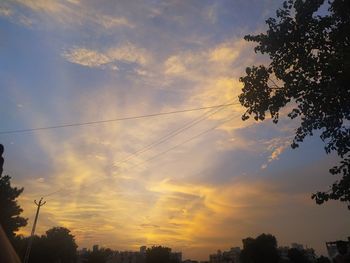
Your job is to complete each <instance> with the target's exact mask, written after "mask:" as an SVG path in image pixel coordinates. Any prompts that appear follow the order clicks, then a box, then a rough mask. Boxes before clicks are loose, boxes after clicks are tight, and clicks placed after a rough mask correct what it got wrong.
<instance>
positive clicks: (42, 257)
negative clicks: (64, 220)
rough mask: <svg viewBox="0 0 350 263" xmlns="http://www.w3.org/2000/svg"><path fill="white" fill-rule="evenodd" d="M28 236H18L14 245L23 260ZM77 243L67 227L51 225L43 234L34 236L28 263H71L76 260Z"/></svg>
mask: <svg viewBox="0 0 350 263" xmlns="http://www.w3.org/2000/svg"><path fill="white" fill-rule="evenodd" d="M28 241H29V237H26V238H23V237H18V238H17V240H16V247H17V251H18V255H19V256H20V258H21V259H22V260H23V258H24V255H25V252H26V248H27V246H28ZM76 252H77V245H76V243H75V240H74V236H73V235H71V234H70V231H69V229H67V228H64V227H53V228H51V229H49V230H48V231H46V234H45V235H42V236H40V237H39V236H34V237H33V245H32V249H31V253H30V256H29V263H51V262H52V263H55V262H60V263H73V262H76Z"/></svg>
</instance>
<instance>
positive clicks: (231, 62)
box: [0, 0, 350, 260]
mask: <svg viewBox="0 0 350 263" xmlns="http://www.w3.org/2000/svg"><path fill="white" fill-rule="evenodd" d="M280 6H281V1H277V0H250V1H244V0H236V1H225V0H219V1H205V0H201V1H199V0H198V1H195V0H190V1H175V0H169V1H156V0H153V1H152V0H149V1H137V0H133V1H126V0H125V1H124V0H121V1H112V0H101V1H92V0H57V1H54V0H11V1H10V0H2V1H1V2H0V34H1V36H2V37H1V39H0V57H1V59H0V91H1V96H0V119H1V128H0V132H5V131H13V130H17V129H28V128H38V127H47V126H56V125H62V124H70V123H83V122H91V121H100V120H110V119H115V118H122V117H130V116H140V115H147V114H154V113H161V112H169V111H177V110H183V109H194V108H202V107H208V106H215V105H222V104H230V105H229V106H222V107H218V108H212V109H206V110H198V111H191V112H185V113H177V114H169V115H162V116H155V117H149V118H141V119H132V120H124V121H115V122H107V123H102V124H94V125H84V126H78V127H66V128H57V129H49V130H39V131H34V132H25V133H12V134H0V142H1V143H2V144H4V146H5V154H4V158H5V165H4V170H5V173H6V174H9V175H10V176H11V177H12V182H13V184H14V185H16V186H18V187H24V192H23V193H22V194H21V196H20V198H19V204H20V205H21V207H22V208H23V209H24V211H23V216H25V217H27V218H29V221H28V225H27V226H26V227H25V228H23V229H21V230H20V232H19V233H20V234H24V235H28V234H29V233H30V230H31V227H32V223H33V217H34V215H35V210H36V207H35V205H34V203H33V200H34V199H37V200H38V198H40V197H41V196H44V197H45V200H46V201H47V203H46V204H45V205H44V206H43V207H42V208H41V211H40V216H39V222H38V226H37V233H38V234H43V233H45V231H46V230H48V229H49V228H51V227H53V226H63V227H67V228H69V229H70V230H71V231H72V233H73V235H74V236H75V238H76V241H77V244H78V245H79V247H80V248H82V247H88V248H89V247H91V246H92V245H93V244H99V245H100V246H103V247H110V248H113V249H117V250H138V248H139V247H140V246H142V245H146V246H152V245H165V246H169V247H171V248H172V249H173V250H175V251H182V252H183V258H184V259H185V258H192V259H201V260H204V259H208V255H209V254H210V253H215V252H216V251H217V250H218V249H221V250H227V249H229V248H230V247H235V246H242V239H243V238H246V237H249V236H250V237H256V236H257V235H259V234H261V233H271V234H273V235H275V236H276V237H277V239H278V244H279V245H281V246H287V245H290V244H291V243H292V242H297V243H301V244H304V245H305V246H308V247H313V248H315V249H316V252H317V253H318V254H325V253H326V250H325V242H326V241H333V240H338V239H345V238H346V237H347V236H350V232H349V229H350V214H349V211H348V210H347V208H346V204H342V203H339V202H328V203H327V204H325V205H322V206H319V205H316V204H315V202H314V201H313V200H312V199H311V194H312V193H314V192H315V191H317V190H327V189H328V188H327V187H328V185H330V184H331V183H332V182H333V181H334V180H335V179H336V177H335V176H332V175H330V174H329V173H328V169H329V168H331V167H332V166H333V165H335V164H336V163H337V158H336V156H332V155H326V154H325V151H324V149H323V146H324V145H323V143H322V141H321V140H320V139H319V138H318V137H317V132H316V134H315V136H314V137H312V138H307V139H306V140H305V142H304V143H303V144H301V146H300V147H299V148H298V149H295V150H292V149H291V148H290V143H291V140H292V138H293V134H294V131H295V129H296V128H297V127H298V120H293V121H290V120H288V119H287V118H286V113H287V112H288V111H287V110H285V111H283V112H282V114H281V120H280V122H279V123H278V124H277V125H275V124H273V123H272V122H271V120H268V119H267V120H266V121H264V122H254V121H252V120H248V121H244V122H243V121H242V120H241V115H242V113H243V112H244V111H245V109H244V108H242V107H241V106H240V105H239V103H238V102H237V96H238V95H239V94H240V92H241V88H242V84H241V83H240V82H239V77H240V76H242V75H244V71H245V68H246V67H247V66H250V65H254V64H261V63H264V62H265V63H266V62H268V58H266V57H264V56H261V55H258V54H255V53H254V50H253V48H254V44H252V43H248V42H245V41H244V40H243V37H244V35H246V34H257V33H260V32H263V31H264V30H266V25H265V22H264V21H265V20H266V19H267V18H268V17H271V16H274V15H275V10H276V9H277V8H278V7H280Z"/></svg>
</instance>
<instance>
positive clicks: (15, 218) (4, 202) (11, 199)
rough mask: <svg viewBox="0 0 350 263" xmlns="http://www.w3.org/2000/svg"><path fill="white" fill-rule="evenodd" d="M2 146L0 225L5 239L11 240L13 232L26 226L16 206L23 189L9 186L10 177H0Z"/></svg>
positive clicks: (1, 150)
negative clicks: (5, 236)
mask: <svg viewBox="0 0 350 263" xmlns="http://www.w3.org/2000/svg"><path fill="white" fill-rule="evenodd" d="M3 152H4V146H3V145H2V144H0V224H1V225H2V227H3V229H4V231H5V233H6V235H7V237H8V238H9V239H10V240H13V238H14V237H15V232H16V231H17V230H19V228H20V227H23V226H26V225H27V219H26V218H23V217H21V216H20V214H21V213H22V211H23V209H22V208H21V207H20V206H19V205H18V204H17V200H16V199H17V198H18V196H19V195H20V194H21V193H22V192H23V188H17V187H13V186H11V177H10V176H8V175H2V171H3V163H4V158H3V157H2V154H3Z"/></svg>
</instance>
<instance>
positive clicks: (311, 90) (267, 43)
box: [239, 0, 350, 209]
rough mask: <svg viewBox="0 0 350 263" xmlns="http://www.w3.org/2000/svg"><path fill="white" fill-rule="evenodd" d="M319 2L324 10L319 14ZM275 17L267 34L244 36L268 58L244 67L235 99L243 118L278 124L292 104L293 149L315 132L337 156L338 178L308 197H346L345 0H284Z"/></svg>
mask: <svg viewBox="0 0 350 263" xmlns="http://www.w3.org/2000/svg"><path fill="white" fill-rule="evenodd" d="M323 4H324V5H328V6H329V8H328V12H326V14H324V15H322V16H321V15H320V14H321V13H322V12H318V10H319V8H320V7H321V6H322V5H323ZM323 13H324V12H323ZM276 15H277V18H269V19H268V20H266V23H267V25H268V30H267V32H266V33H262V34H259V35H255V36H252V35H247V36H245V37H244V38H245V40H247V41H253V42H257V46H256V47H255V52H256V53H257V52H259V53H261V54H267V55H268V56H269V57H270V61H271V62H270V64H269V65H267V66H264V65H260V66H252V67H247V68H246V75H245V76H244V77H241V78H240V81H241V82H243V85H244V87H243V90H242V94H241V95H240V96H239V100H240V103H241V104H242V105H243V106H244V107H246V108H247V111H246V112H245V114H244V115H243V116H242V119H243V120H246V119H248V118H249V117H250V116H253V117H254V119H255V120H256V121H259V120H261V121H262V120H264V119H265V116H266V114H267V113H269V114H270V115H271V118H272V120H273V122H274V123H277V122H278V120H279V112H280V110H281V109H282V108H284V107H285V106H287V104H288V105H289V106H291V110H290V112H289V114H288V117H289V118H291V119H294V118H299V119H300V127H299V128H297V130H296V134H295V137H294V140H293V143H292V145H291V146H292V148H296V147H298V145H299V143H300V142H302V141H303V140H304V138H305V137H307V136H312V135H313V133H314V131H315V130H319V131H320V132H321V135H320V138H321V139H322V140H323V141H324V143H325V150H326V153H327V154H329V153H330V152H333V151H334V152H336V153H337V154H338V156H339V157H340V159H341V161H340V164H339V165H338V166H335V167H333V168H332V169H330V173H331V174H334V175H337V174H339V175H341V179H340V180H337V181H335V182H334V183H333V185H332V186H331V187H330V189H329V190H328V191H321V192H317V193H315V194H313V195H312V198H313V199H315V201H316V203H317V204H322V203H324V202H325V201H328V200H329V199H334V200H340V201H350V151H349V150H350V126H349V121H350V88H349V85H350V4H349V1H348V0H331V1H329V2H327V3H325V0H314V1H312V0H288V1H285V2H284V3H283V7H282V8H281V9H279V10H277V12H276ZM288 109H289V108H288ZM349 209H350V206H349Z"/></svg>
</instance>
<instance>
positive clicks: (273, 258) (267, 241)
mask: <svg viewBox="0 0 350 263" xmlns="http://www.w3.org/2000/svg"><path fill="white" fill-rule="evenodd" d="M240 259H241V262H242V263H278V262H279V259H280V257H279V254H278V250H277V240H276V238H275V237H274V236H273V235H270V234H261V235H260V236H258V237H257V238H251V237H248V238H246V239H243V250H242V251H241V255H240Z"/></svg>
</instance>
